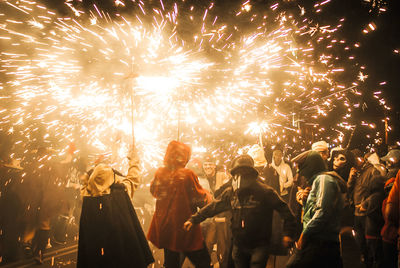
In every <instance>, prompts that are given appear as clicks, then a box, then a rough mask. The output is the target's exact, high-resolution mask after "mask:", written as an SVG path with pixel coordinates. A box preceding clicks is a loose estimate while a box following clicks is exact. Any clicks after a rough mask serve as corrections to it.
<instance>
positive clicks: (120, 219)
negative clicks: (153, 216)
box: [77, 146, 154, 268]
mask: <svg viewBox="0 0 400 268" xmlns="http://www.w3.org/2000/svg"><path fill="white" fill-rule="evenodd" d="M128 159H129V168H128V174H127V175H126V177H125V176H123V175H122V174H121V173H119V172H118V171H116V170H114V169H112V168H111V167H110V166H107V165H105V164H98V165H96V167H95V168H94V169H91V170H90V171H88V173H87V174H86V175H85V176H83V181H82V189H81V194H82V196H83V203H82V212H81V217H80V226H79V244H78V261H77V267H78V268H86V267H99V268H100V267H104V268H108V267H121V268H122V267H124V268H125V267H135V268H136V267H137V268H145V267H147V266H148V265H149V264H150V263H152V262H154V259H153V256H152V254H151V251H150V248H149V245H148V242H147V240H146V237H145V235H144V233H143V230H142V228H141V225H140V222H139V220H138V218H137V215H136V212H135V209H134V208H133V206H132V201H131V198H132V197H133V193H134V192H135V190H136V189H137V187H138V185H139V182H140V169H139V158H138V156H137V153H136V150H135V148H134V146H133V148H132V150H131V151H130V155H129V157H128Z"/></svg>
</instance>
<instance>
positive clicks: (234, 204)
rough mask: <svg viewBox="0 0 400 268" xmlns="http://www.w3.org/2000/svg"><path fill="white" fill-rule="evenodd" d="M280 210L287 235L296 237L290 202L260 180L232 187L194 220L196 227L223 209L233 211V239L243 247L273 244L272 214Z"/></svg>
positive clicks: (192, 219) (195, 215) (194, 216)
mask: <svg viewBox="0 0 400 268" xmlns="http://www.w3.org/2000/svg"><path fill="white" fill-rule="evenodd" d="M274 210H276V211H278V212H279V214H280V215H281V217H282V219H283V220H284V221H283V232H284V234H285V235H288V236H293V234H294V218H293V215H292V213H291V212H290V210H289V208H288V206H287V204H286V203H285V202H284V201H283V200H282V199H281V198H280V197H279V195H278V194H277V192H276V191H274V190H273V189H272V188H271V187H269V186H267V185H265V184H264V183H262V182H261V181H259V180H258V179H256V180H254V181H253V182H252V183H250V184H249V185H248V186H247V187H242V188H239V189H237V190H233V187H232V186H228V187H227V188H226V189H225V191H224V192H223V193H222V194H221V196H220V197H219V199H217V200H214V201H213V202H212V203H210V204H208V205H207V206H206V207H204V208H202V209H201V210H200V211H198V212H197V213H196V214H194V215H193V216H192V217H191V218H190V221H191V222H192V223H194V224H195V225H194V226H199V224H198V223H200V222H202V221H204V220H205V219H207V218H211V217H213V216H215V215H217V214H218V213H221V212H223V211H231V212H232V219H231V228H232V236H233V242H234V244H235V245H237V246H239V247H243V248H250V249H251V248H256V247H260V246H270V245H271V244H270V240H271V233H272V231H273V230H272V213H273V211H274Z"/></svg>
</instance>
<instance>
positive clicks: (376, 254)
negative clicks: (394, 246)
mask: <svg viewBox="0 0 400 268" xmlns="http://www.w3.org/2000/svg"><path fill="white" fill-rule="evenodd" d="M384 181H385V180H384V178H383V177H374V178H373V179H372V181H371V183H370V186H369V189H368V192H369V193H368V196H367V197H366V199H365V200H364V201H363V202H362V203H361V204H360V211H365V216H366V218H365V239H366V245H367V250H368V254H367V256H368V258H369V259H368V260H366V263H367V267H382V261H383V256H382V240H381V235H380V231H381V229H382V227H383V224H384V220H383V216H382V202H383V199H384V198H385V193H384V188H383V186H384Z"/></svg>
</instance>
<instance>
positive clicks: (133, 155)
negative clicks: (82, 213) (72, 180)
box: [81, 149, 140, 198]
mask: <svg viewBox="0 0 400 268" xmlns="http://www.w3.org/2000/svg"><path fill="white" fill-rule="evenodd" d="M128 159H129V167H128V174H127V175H126V177H124V176H121V175H120V174H118V173H116V172H114V170H113V169H112V168H111V167H110V166H107V165H104V164H98V165H97V166H96V167H95V168H94V169H93V172H92V173H91V174H90V176H89V175H88V174H85V176H84V177H83V179H82V188H81V195H82V196H102V195H106V194H109V193H110V186H111V185H112V184H113V183H114V182H116V183H122V184H124V185H125V187H126V190H127V192H128V195H129V197H130V198H132V197H133V193H134V192H135V190H136V189H137V187H138V186H139V184H140V168H139V162H140V161H139V157H138V155H137V152H136V150H135V149H132V151H130V152H129V157H128Z"/></svg>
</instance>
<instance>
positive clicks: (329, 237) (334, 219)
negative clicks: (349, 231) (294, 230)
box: [296, 151, 347, 242]
mask: <svg viewBox="0 0 400 268" xmlns="http://www.w3.org/2000/svg"><path fill="white" fill-rule="evenodd" d="M303 154H304V155H303ZM303 154H301V156H302V157H301V158H298V159H296V160H297V163H298V165H299V170H300V171H299V174H300V175H302V176H304V177H305V178H306V179H307V181H308V183H309V184H311V185H312V187H311V191H310V194H309V196H308V198H307V202H306V204H305V206H304V216H303V235H304V236H305V237H308V238H312V239H314V240H324V241H334V242H338V241H339V230H340V216H341V214H342V210H343V206H344V200H343V195H344V194H345V193H346V191H347V188H346V182H345V181H344V180H343V179H342V178H341V177H340V176H339V175H338V174H337V173H336V172H326V165H325V162H324V161H323V159H322V157H321V156H320V155H319V153H318V152H315V151H309V152H306V153H303Z"/></svg>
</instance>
